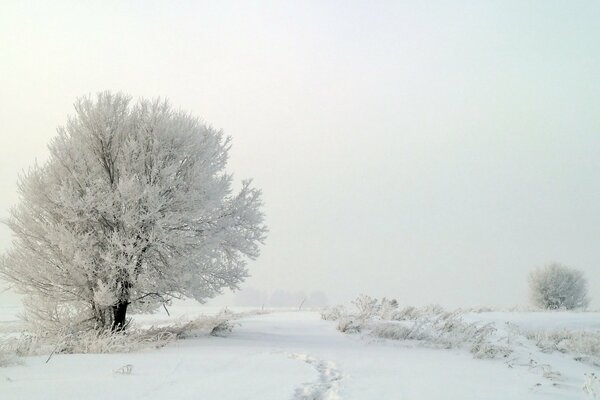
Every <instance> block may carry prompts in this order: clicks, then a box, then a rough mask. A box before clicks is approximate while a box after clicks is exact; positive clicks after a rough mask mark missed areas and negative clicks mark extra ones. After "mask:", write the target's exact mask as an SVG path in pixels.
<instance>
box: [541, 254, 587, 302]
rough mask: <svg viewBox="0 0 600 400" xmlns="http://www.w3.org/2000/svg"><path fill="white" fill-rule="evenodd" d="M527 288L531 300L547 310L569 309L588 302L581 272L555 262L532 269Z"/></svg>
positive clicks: (585, 285) (585, 284) (584, 280)
mask: <svg viewBox="0 0 600 400" xmlns="http://www.w3.org/2000/svg"><path fill="white" fill-rule="evenodd" d="M529 290H530V297H531V302H532V303H533V304H534V305H536V306H537V307H540V308H545V309H549V310H558V309H567V310H571V309H574V308H578V307H586V306H587V305H588V303H589V299H588V297H587V281H586V279H585V277H584V276H583V272H581V271H578V270H576V269H571V268H568V267H565V266H563V265H560V264H556V263H554V264H550V265H547V266H545V267H543V268H538V269H535V270H533V271H532V272H531V273H530V275H529Z"/></svg>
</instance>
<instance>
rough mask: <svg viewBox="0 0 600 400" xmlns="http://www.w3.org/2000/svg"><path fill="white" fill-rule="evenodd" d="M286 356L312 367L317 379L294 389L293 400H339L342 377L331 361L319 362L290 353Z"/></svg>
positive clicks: (309, 357) (303, 355)
mask: <svg viewBox="0 0 600 400" xmlns="http://www.w3.org/2000/svg"><path fill="white" fill-rule="evenodd" d="M288 356H289V357H290V358H292V359H295V360H300V361H304V362H305V363H307V364H309V365H310V366H312V367H313V368H314V369H315V370H316V371H317V373H318V375H319V377H318V379H317V381H315V382H308V383H304V384H303V385H302V386H301V387H299V388H298V389H296V392H295V393H294V397H293V400H339V399H340V396H339V387H340V380H341V379H342V375H341V373H340V371H339V370H338V369H337V368H336V366H335V364H334V363H333V362H331V361H325V360H319V359H316V358H314V357H311V356H309V355H308V354H300V353H291V354H288Z"/></svg>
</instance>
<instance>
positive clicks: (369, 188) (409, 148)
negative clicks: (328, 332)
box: [0, 1, 600, 306]
mask: <svg viewBox="0 0 600 400" xmlns="http://www.w3.org/2000/svg"><path fill="white" fill-rule="evenodd" d="M598 21H600V3H598V2H594V1H587V2H586V1H578V2H566V1H563V2H554V1H539V2H525V1H514V2H510V1H497V2H492V1H488V2H481V1H472V2H422V1H418V2H417V1H415V2H396V1H394V2H378V1H375V2H372V1H364V2H353V1H338V2H335V1H297V2H291V1H290V2H283V1H273V2H247V1H241V2H221V1H214V2H185V1H178V2H166V1H165V2H149V1H144V2H142V1H140V2H127V4H126V2H120V1H118V2H117V1H115V2H108V1H104V2H96V3H94V4H92V3H91V2H81V1H73V2H61V1H55V2H47V3H45V2H39V4H35V5H34V4H30V3H29V2H25V1H3V3H2V10H1V12H0V190H1V191H2V194H1V196H0V215H1V216H5V215H6V210H7V209H8V208H9V207H10V206H11V205H12V204H15V203H16V202H17V197H16V194H15V184H16V179H17V176H18V174H19V172H20V171H22V170H23V169H24V168H27V166H29V165H31V164H32V163H33V162H34V160H35V159H38V160H44V158H45V157H46V155H47V150H46V145H47V143H48V142H49V140H50V138H51V137H52V136H53V135H54V134H55V129H56V127H57V126H58V125H60V124H63V123H64V122H65V120H66V116H67V114H70V113H72V103H73V100H74V99H75V97H77V96H80V95H82V94H87V93H95V92H97V91H100V90H106V89H109V90H116V91H118V90H121V91H124V92H127V93H130V94H132V95H133V96H135V97H138V96H146V97H154V96H159V95H160V96H166V97H168V98H169V99H170V100H171V101H172V103H173V104H174V105H176V106H180V107H182V108H184V109H186V110H189V111H191V112H192V113H194V114H196V115H199V116H202V117H203V118H205V119H206V120H207V121H208V122H210V123H211V124H212V125H214V126H215V127H218V128H223V129H224V130H225V132H226V133H228V134H230V135H232V136H233V140H234V142H233V143H234V148H233V150H232V154H231V155H232V158H231V163H230V169H231V170H232V171H234V172H235V175H236V177H237V178H238V179H242V178H246V177H253V178H254V179H255V184H256V185H257V186H259V187H261V188H262V189H263V191H264V199H265V201H266V212H267V218H268V224H269V227H270V230H271V232H270V236H269V238H268V241H267V246H266V247H265V248H264V251H263V255H262V257H261V258H260V259H259V260H258V261H257V262H255V263H252V264H251V265H250V271H251V273H252V274H253V277H252V278H251V279H249V280H248V282H247V283H246V285H247V286H248V287H255V288H258V289H262V290H275V289H284V290H307V291H310V290H323V291H324V292H326V293H327V294H328V296H329V298H330V300H332V301H345V300H347V299H349V298H351V297H354V296H355V295H356V294H358V293H368V294H371V295H375V296H383V295H387V296H392V297H397V298H398V299H399V300H400V301H402V302H409V303H417V304H421V303H428V302H439V303H442V304H445V305H449V306H455V305H476V304H479V305H481V304H484V305H513V304H524V303H526V301H527V296H526V275H527V272H528V271H529V270H530V269H531V268H533V267H535V266H537V265H540V264H545V263H547V262H550V261H560V262H563V263H565V264H567V265H570V266H573V267H576V268H579V269H582V270H584V271H585V272H586V274H587V276H588V278H589V281H590V289H591V290H590V292H591V295H592V297H594V298H595V300H596V301H595V302H594V303H593V304H594V305H595V306H598V305H600V273H599V271H600V179H599V177H598V175H599V173H600V23H598ZM9 242H10V233H9V231H8V229H7V228H6V227H4V226H1V227H0V251H1V250H3V249H6V248H7V247H8V245H9Z"/></svg>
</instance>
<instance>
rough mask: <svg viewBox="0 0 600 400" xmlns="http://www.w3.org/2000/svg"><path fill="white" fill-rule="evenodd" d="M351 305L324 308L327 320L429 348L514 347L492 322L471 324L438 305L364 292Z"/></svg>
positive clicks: (475, 350)
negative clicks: (405, 303)
mask: <svg viewBox="0 0 600 400" xmlns="http://www.w3.org/2000/svg"><path fill="white" fill-rule="evenodd" d="M352 304H353V305H354V310H352V311H345V310H343V309H342V308H340V307H337V308H334V309H329V310H325V311H324V312H322V314H321V316H322V318H323V319H325V320H337V322H338V324H337V329H338V330H339V331H340V332H344V333H357V332H365V333H367V334H368V335H370V336H373V337H377V338H382V339H393V340H403V341H416V342H419V343H420V344H422V345H425V346H428V347H437V348H447V349H449V348H467V349H468V350H469V351H470V352H471V353H472V354H473V356H474V357H476V358H495V357H507V356H508V355H509V354H510V353H511V350H510V348H509V347H507V346H505V345H503V344H501V343H499V340H498V339H497V338H496V337H495V332H496V327H495V326H494V324H493V323H476V322H472V323H468V322H465V321H463V320H462V318H461V316H462V311H454V312H449V311H446V310H444V309H443V308H442V307H440V306H438V305H431V306H426V307H421V308H418V307H412V306H409V307H404V308H399V306H398V303H397V301H396V300H388V299H386V298H384V299H382V300H381V301H378V300H377V299H375V298H372V297H370V296H366V295H361V296H359V297H358V298H356V299H355V300H354V301H353V302H352Z"/></svg>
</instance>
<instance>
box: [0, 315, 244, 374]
mask: <svg viewBox="0 0 600 400" xmlns="http://www.w3.org/2000/svg"><path fill="white" fill-rule="evenodd" d="M243 315H246V314H244V313H242V314H239V315H238V314H235V313H232V312H229V311H227V310H224V311H222V312H220V313H218V314H217V315H212V316H199V317H196V318H194V319H191V320H179V321H175V322H174V323H172V324H169V325H162V326H154V325H151V326H149V327H136V326H132V327H130V328H129V329H127V330H126V331H123V332H111V331H110V330H102V331H95V330H85V331H69V330H67V329H65V330H61V331H53V332H48V331H45V332H44V331H24V332H22V333H21V334H20V335H19V336H14V335H12V336H9V337H5V338H1V337H0V367H1V366H7V365H13V364H15V363H18V357H26V356H37V355H48V360H50V358H51V357H52V355H54V354H90V353H92V354H102V353H131V352H137V351H142V350H146V349H152V348H154V349H156V348H161V347H163V346H165V345H167V344H169V343H171V342H173V341H175V340H177V339H183V338H191V337H198V336H206V335H212V336H222V335H225V334H227V333H229V332H231V331H232V329H233V327H234V323H233V322H231V320H233V319H236V318H239V317H241V316H243Z"/></svg>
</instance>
